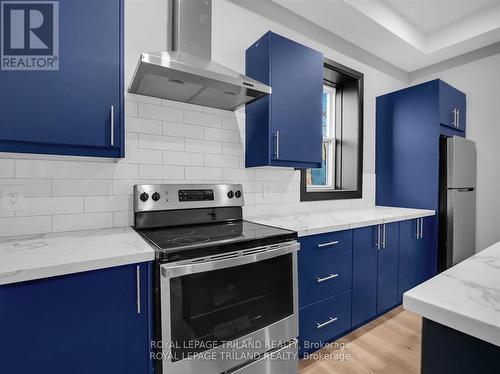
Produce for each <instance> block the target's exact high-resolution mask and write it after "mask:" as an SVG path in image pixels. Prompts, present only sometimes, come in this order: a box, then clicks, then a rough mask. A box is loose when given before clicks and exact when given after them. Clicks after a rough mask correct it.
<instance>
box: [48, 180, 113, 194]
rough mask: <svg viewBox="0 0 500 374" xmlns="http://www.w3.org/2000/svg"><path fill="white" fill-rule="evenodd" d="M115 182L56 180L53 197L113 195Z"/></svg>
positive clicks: (53, 185)
mask: <svg viewBox="0 0 500 374" xmlns="http://www.w3.org/2000/svg"><path fill="white" fill-rule="evenodd" d="M112 193H113V181H112V180H111V179H109V180H100V179H54V180H52V196H94V195H98V196H100V195H111V194H112Z"/></svg>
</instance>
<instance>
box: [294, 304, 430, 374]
mask: <svg viewBox="0 0 500 374" xmlns="http://www.w3.org/2000/svg"><path fill="white" fill-rule="evenodd" d="M421 331H422V319H421V317H420V316H417V315H416V314H413V313H411V312H408V311H405V310H403V308H402V307H398V308H396V309H394V310H392V311H391V312H389V313H387V314H385V315H383V316H382V317H379V318H377V319H376V320H374V321H372V322H370V323H369V324H367V325H365V326H363V327H360V328H359V329H357V330H355V331H353V332H352V333H350V334H349V335H346V336H344V337H343V338H341V339H339V340H338V341H336V342H333V343H331V344H330V346H329V347H325V348H323V349H322V350H320V351H317V352H315V354H313V355H315V356H313V357H310V358H308V359H304V360H302V361H300V364H299V367H300V374H368V373H370V374H419V373H420V349H421V348H420V342H421V338H422V336H421ZM348 355H349V356H348Z"/></svg>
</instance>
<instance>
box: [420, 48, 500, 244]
mask: <svg viewBox="0 0 500 374" xmlns="http://www.w3.org/2000/svg"><path fill="white" fill-rule="evenodd" d="M499 67H500V54H497V55H493V56H490V57H487V58H484V59H481V60H477V61H474V62H471V63H468V64H465V65H462V66H458V67H455V68H452V69H449V70H445V71H442V72H440V73H436V74H433V75H430V76H427V77H423V78H419V79H418V81H415V82H413V83H419V82H424V81H427V80H430V79H434V78H441V79H443V80H444V81H446V82H448V83H450V84H451V85H453V86H454V87H456V88H458V89H459V90H461V91H463V92H465V93H466V94H467V138H468V139H470V140H473V141H475V142H476V146H477V218H476V223H477V234H476V247H477V250H478V251H480V250H482V249H484V248H486V247H488V246H490V245H491V244H493V243H495V242H497V241H500V219H499V214H500V74H499Z"/></svg>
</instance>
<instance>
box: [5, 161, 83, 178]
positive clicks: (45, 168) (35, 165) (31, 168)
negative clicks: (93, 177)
mask: <svg viewBox="0 0 500 374" xmlns="http://www.w3.org/2000/svg"><path fill="white" fill-rule="evenodd" d="M83 165H84V164H83V162H73V161H47V160H28V159H22V160H15V167H16V177H17V178H83V177H84V172H83V169H84V167H83Z"/></svg>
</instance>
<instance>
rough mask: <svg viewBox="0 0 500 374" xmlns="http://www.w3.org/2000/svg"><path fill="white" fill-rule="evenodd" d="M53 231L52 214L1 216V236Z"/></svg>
mask: <svg viewBox="0 0 500 374" xmlns="http://www.w3.org/2000/svg"><path fill="white" fill-rule="evenodd" d="M50 231H52V218H51V216H49V215H47V216H38V217H7V218H0V236H15V235H30V234H43V233H46V232H50Z"/></svg>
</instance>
